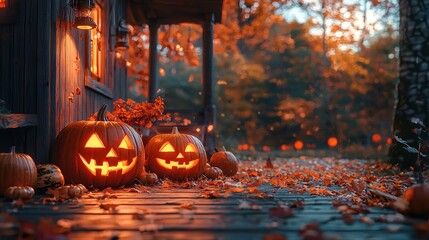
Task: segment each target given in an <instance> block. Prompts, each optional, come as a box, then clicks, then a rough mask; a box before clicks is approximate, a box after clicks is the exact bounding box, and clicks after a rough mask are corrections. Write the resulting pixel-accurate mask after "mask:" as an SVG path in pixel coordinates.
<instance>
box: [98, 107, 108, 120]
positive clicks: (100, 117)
mask: <svg viewBox="0 0 429 240" xmlns="http://www.w3.org/2000/svg"><path fill="white" fill-rule="evenodd" d="M106 110H107V104H103V106H101V108H100V110H98V113H97V118H96V119H95V121H105V122H107V121H108V120H107V116H106Z"/></svg>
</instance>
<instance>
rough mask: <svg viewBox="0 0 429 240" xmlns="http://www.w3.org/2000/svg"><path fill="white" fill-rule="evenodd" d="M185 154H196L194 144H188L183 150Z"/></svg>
mask: <svg viewBox="0 0 429 240" xmlns="http://www.w3.org/2000/svg"><path fill="white" fill-rule="evenodd" d="M185 152H197V148H196V147H195V145H194V144H192V143H188V145H187V146H186V148H185Z"/></svg>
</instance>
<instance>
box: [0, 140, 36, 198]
mask: <svg viewBox="0 0 429 240" xmlns="http://www.w3.org/2000/svg"><path fill="white" fill-rule="evenodd" d="M36 180H37V168H36V164H35V163H34V161H33V159H32V158H31V157H30V156H29V155H27V154H24V153H15V146H13V147H12V149H11V151H10V153H0V195H3V194H4V193H5V191H6V189H7V188H8V187H11V186H21V187H24V186H30V187H33V186H34V185H35V184H36Z"/></svg>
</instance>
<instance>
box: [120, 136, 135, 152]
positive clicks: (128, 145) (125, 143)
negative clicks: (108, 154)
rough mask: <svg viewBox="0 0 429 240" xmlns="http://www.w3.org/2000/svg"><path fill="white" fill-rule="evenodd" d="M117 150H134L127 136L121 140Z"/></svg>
mask: <svg viewBox="0 0 429 240" xmlns="http://www.w3.org/2000/svg"><path fill="white" fill-rule="evenodd" d="M119 148H123V149H134V146H133V144H132V143H131V140H130V138H129V137H128V135H125V137H124V139H122V141H121V143H120V144H119Z"/></svg>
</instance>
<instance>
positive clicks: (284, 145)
mask: <svg viewBox="0 0 429 240" xmlns="http://www.w3.org/2000/svg"><path fill="white" fill-rule="evenodd" d="M291 149H292V147H291V146H289V145H286V144H282V145H281V146H280V150H282V151H287V150H291Z"/></svg>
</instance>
